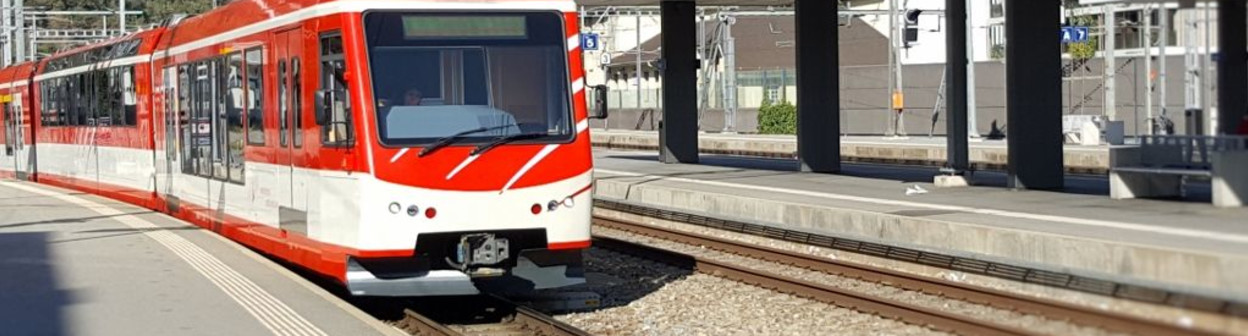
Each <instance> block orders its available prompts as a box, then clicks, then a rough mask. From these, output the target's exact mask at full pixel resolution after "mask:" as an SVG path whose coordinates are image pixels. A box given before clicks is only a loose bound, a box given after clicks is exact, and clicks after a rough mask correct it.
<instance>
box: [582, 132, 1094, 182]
mask: <svg viewBox="0 0 1248 336" xmlns="http://www.w3.org/2000/svg"><path fill="white" fill-rule="evenodd" d="M591 134H592V136H591V137H592V138H593V139H592V141H593V144H594V146H596V147H604V148H616V149H644V150H656V149H657V148H658V144H659V136H658V133H657V132H653V131H629V130H601V129H595V130H593V132H591ZM968 146H969V150H970V152H969V159H970V160H971V163H972V164H976V165H979V166H981V167H985V168H990V169H1003V167H1004V166H1005V165H1006V164H1007V159H1008V157H1009V155H1008V153H1007V151H1006V150H1007V149H1006V142H1005V141H1004V140H977V141H973V142H971V143H970V144H969V145H968ZM1108 148H1109V147H1108V146H1080V145H1068V146H1065V149H1064V150H1065V154H1064V156H1063V160H1064V163H1065V165H1066V169H1067V171H1070V172H1075V173H1104V172H1105V171H1106V170H1107V169H1108V167H1109V149H1108ZM698 149H699V151H701V152H702V153H706V154H734V155H756V156H766V157H787V158H792V157H793V156H794V155H795V153H796V152H797V140H796V138H795V137H794V136H792V135H759V134H721V133H700V134H698ZM946 155H947V154H946V151H945V138H944V137H941V136H937V137H927V136H925V135H923V136H910V137H902V138H889V137H882V136H845V137H841V156H842V158H843V159H845V160H847V161H866V162H879V163H903V164H915V163H918V164H928V165H937V166H939V165H943V164H944V162H945V159H946Z"/></svg>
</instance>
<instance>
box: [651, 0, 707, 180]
mask: <svg viewBox="0 0 1248 336" xmlns="http://www.w3.org/2000/svg"><path fill="white" fill-rule="evenodd" d="M659 8H660V11H661V13H660V14H659V16H660V20H661V23H660V24H661V26H662V29H663V37H662V43H663V47H662V50H663V60H662V62H663V63H662V68H663V121H662V124H661V126H660V127H659V160H660V161H663V162H664V163H697V162H698V95H696V94H691V93H692V92H698V57H697V51H698V50H697V49H698V37H697V32H698V27H697V6H695V5H694V2H693V1H663V2H662V4H660V5H659Z"/></svg>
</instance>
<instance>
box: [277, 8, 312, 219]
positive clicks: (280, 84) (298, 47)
mask: <svg viewBox="0 0 1248 336" xmlns="http://www.w3.org/2000/svg"><path fill="white" fill-rule="evenodd" d="M301 34H302V30H300V29H298V28H296V29H291V30H286V31H282V32H278V33H277V36H276V39H275V41H274V44H275V45H276V46H277V48H276V57H277V92H278V95H277V99H278V104H277V107H278V108H277V113H278V116H277V117H278V118H277V120H278V131H279V132H280V133H279V135H278V146H279V148H278V159H277V163H278V165H279V167H278V171H279V176H278V179H279V180H281V181H280V182H279V184H278V185H279V188H281V193H283V194H287V195H289V196H288V197H287V198H285V199H282V200H281V203H282V206H281V208H279V211H278V217H279V218H278V223H279V224H278V225H279V226H280V228H281V229H282V230H283V231H284V232H294V233H298V234H300V235H307V221H308V219H307V209H308V208H307V189H306V188H305V187H304V186H306V183H305V181H306V180H307V178H306V175H307V174H306V172H303V171H301V169H299V167H298V165H299V163H302V162H304V158H305V157H304V155H303V134H302V132H303V130H302V126H303V123H302V113H300V110H301V107H302V105H303V104H301V99H300V98H301V96H302V94H301V93H300V92H299V91H301V88H302V85H300V83H299V81H300V76H299V73H300V72H301V69H300V64H299V63H300V61H299V59H300V55H302V51H303V45H302V36H301Z"/></svg>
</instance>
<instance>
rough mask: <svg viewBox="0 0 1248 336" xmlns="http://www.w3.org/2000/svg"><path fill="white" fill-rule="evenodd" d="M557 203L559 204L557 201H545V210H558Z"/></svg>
mask: <svg viewBox="0 0 1248 336" xmlns="http://www.w3.org/2000/svg"><path fill="white" fill-rule="evenodd" d="M559 204H560V203H559V201H556V200H550V202H549V203H546V211H555V210H559Z"/></svg>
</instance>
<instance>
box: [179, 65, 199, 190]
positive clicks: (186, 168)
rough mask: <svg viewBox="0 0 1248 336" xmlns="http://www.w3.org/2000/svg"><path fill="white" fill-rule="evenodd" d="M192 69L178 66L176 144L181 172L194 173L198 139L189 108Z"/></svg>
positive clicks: (190, 104) (190, 102) (192, 88)
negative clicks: (180, 156) (180, 157)
mask: <svg viewBox="0 0 1248 336" xmlns="http://www.w3.org/2000/svg"><path fill="white" fill-rule="evenodd" d="M192 71H194V68H193V67H191V66H188V65H186V64H183V65H180V66H178V97H177V99H178V111H177V112H175V113H177V114H178V122H179V124H180V125H181V126H180V127H179V131H178V137H179V138H178V140H179V141H178V144H179V145H180V149H179V150H181V151H182V173H183V174H188V175H193V174H195V172H196V170H197V168H196V164H197V163H198V162H197V161H196V160H195V158H196V156H195V149H196V146H197V144H196V142H197V141H198V140H199V133H198V130H196V127H198V123H195V122H193V119H192V118H191V109H192V107H193V105H194V102H192V101H191V95H192V94H193V93H194V92H195V86H194V85H191V77H192V76H193V74H192Z"/></svg>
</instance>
